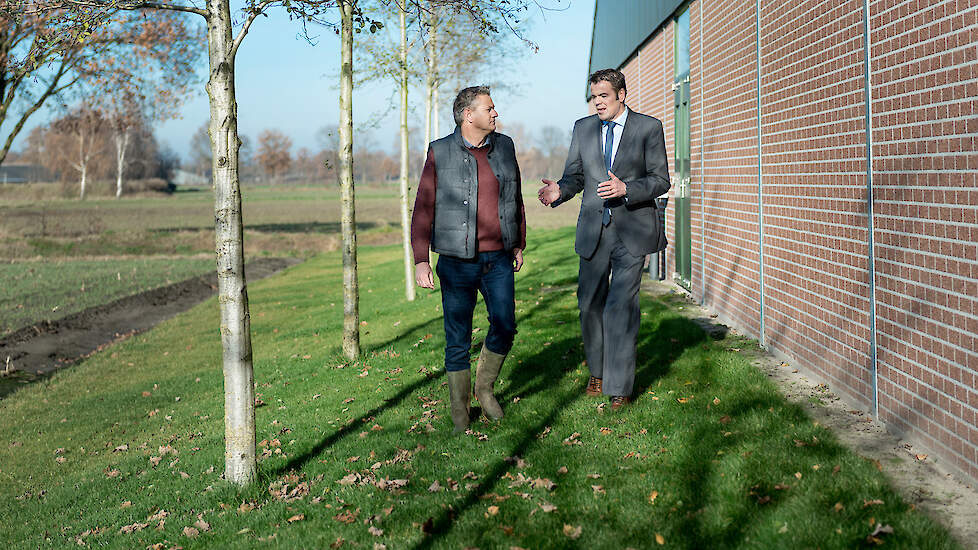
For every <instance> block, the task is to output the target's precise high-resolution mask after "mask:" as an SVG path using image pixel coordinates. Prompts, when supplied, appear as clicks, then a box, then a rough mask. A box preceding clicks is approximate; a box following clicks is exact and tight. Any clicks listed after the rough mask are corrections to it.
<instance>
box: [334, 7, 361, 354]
mask: <svg viewBox="0 0 978 550" xmlns="http://www.w3.org/2000/svg"><path fill="white" fill-rule="evenodd" d="M354 1H355V0H339V7H340V12H341V17H340V41H341V45H340V52H341V66H340V127H339V134H340V151H339V157H340V158H339V161H340V195H341V196H340V226H341V228H342V233H343V354H344V355H346V357H347V359H350V360H351V361H352V360H354V359H356V358H357V357H358V356H359V355H360V304H359V302H360V288H359V283H358V280H357V220H356V200H355V193H354V187H353V2H354Z"/></svg>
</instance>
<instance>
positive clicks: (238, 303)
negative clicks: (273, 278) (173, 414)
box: [207, 0, 256, 485]
mask: <svg viewBox="0 0 978 550" xmlns="http://www.w3.org/2000/svg"><path fill="white" fill-rule="evenodd" d="M228 2H229V0H208V2H207V4H208V8H207V9H208V12H209V13H208V16H207V43H208V48H209V58H210V63H209V66H210V79H209V80H208V81H207V95H208V97H209V99H210V127H209V130H208V133H209V134H210V138H211V152H212V153H213V154H212V161H211V173H212V178H213V181H214V221H215V245H216V247H215V248H216V252H217V280H218V300H217V301H218V304H220V308H221V345H222V347H223V349H224V356H223V363H224V476H225V478H226V479H227V480H228V481H230V482H231V483H235V484H237V485H245V484H248V483H250V482H251V481H253V480H254V479H255V472H256V464H255V373H254V366H253V364H252V355H251V315H250V313H249V311H248V287H247V284H246V283H245V273H244V239H243V224H242V220H241V187H240V183H239V181H238V148H239V147H240V145H241V142H240V141H239V139H238V120H237V110H238V107H237V103H236V101H235V96H234V58H233V57H231V45H232V40H231V13H230V7H229V5H228Z"/></svg>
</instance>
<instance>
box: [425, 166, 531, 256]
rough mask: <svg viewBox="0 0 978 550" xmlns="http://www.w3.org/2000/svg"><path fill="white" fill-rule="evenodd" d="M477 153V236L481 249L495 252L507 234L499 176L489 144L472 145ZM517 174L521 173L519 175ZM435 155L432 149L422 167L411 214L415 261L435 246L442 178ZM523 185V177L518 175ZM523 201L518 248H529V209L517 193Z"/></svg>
mask: <svg viewBox="0 0 978 550" xmlns="http://www.w3.org/2000/svg"><path fill="white" fill-rule="evenodd" d="M469 151H470V152H471V153H472V155H473V156H474V157H475V161H476V166H477V167H478V171H479V176H478V177H479V197H478V201H479V202H478V204H477V215H476V230H475V235H476V240H477V241H478V250H479V252H492V251H494V250H502V249H503V235H502V231H501V230H500V229H499V180H497V179H496V175H495V174H493V173H492V168H491V167H490V166H489V158H488V155H489V148H488V147H469ZM517 178H519V176H518V175H517ZM436 179H437V178H436V177H435V157H434V155H433V154H432V153H431V149H429V150H428V158H427V159H426V160H425V163H424V169H422V170H421V183H420V184H418V196H417V198H416V199H415V201H414V214H413V216H412V217H411V248H412V249H414V263H416V264H418V263H421V262H427V261H428V249H429V248H430V246H431V230H432V227H433V226H434V223H435V193H436V190H437V187H438V182H437V181H435V180H436ZM516 183H517V189H519V179H517V182H516ZM517 202H518V203H519V205H520V242H519V244H518V245H517V248H519V249H520V250H523V249H525V248H526V213H525V212H524V210H523V200H522V197H517Z"/></svg>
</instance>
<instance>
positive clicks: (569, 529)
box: [564, 523, 583, 540]
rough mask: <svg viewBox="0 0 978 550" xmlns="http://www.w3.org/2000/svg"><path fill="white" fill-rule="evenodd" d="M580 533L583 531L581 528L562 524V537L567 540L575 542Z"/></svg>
mask: <svg viewBox="0 0 978 550" xmlns="http://www.w3.org/2000/svg"><path fill="white" fill-rule="evenodd" d="M581 531H583V529H582V528H581V526H580V525H578V526H577V527H574V526H573V525H570V524H567V523H565V524H564V535H566V536H567V538H570V539H572V540H576V539H577V538H578V537H580V536H581Z"/></svg>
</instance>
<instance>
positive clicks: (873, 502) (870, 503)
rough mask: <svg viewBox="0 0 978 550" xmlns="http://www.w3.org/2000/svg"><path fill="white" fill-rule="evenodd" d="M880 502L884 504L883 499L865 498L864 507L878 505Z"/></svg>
mask: <svg viewBox="0 0 978 550" xmlns="http://www.w3.org/2000/svg"><path fill="white" fill-rule="evenodd" d="M879 504H883V501H882V500H880V499H873V500H864V501H863V508H869V507H870V506H876V505H879Z"/></svg>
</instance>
